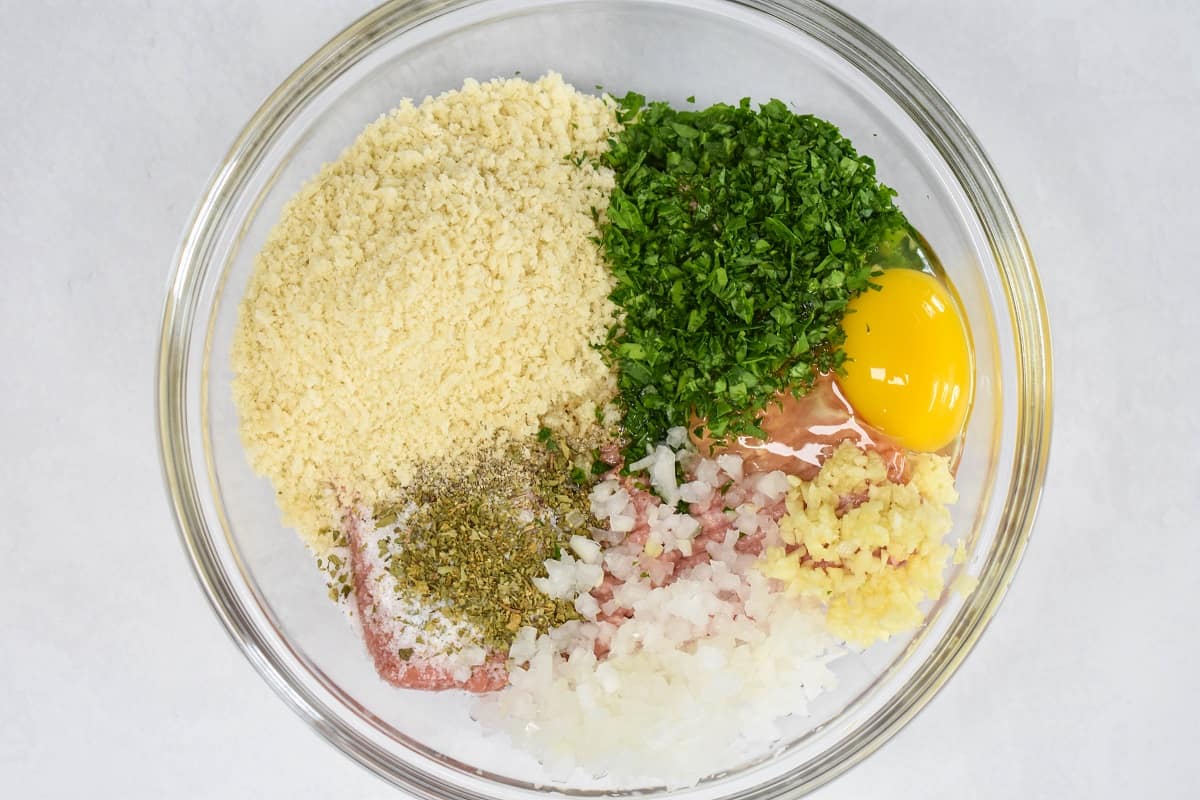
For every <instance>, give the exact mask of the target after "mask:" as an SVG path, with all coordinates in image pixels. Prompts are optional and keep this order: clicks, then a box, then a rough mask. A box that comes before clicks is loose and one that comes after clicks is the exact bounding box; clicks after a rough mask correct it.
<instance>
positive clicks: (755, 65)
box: [158, 0, 1051, 800]
mask: <svg viewBox="0 0 1200 800" xmlns="http://www.w3.org/2000/svg"><path fill="white" fill-rule="evenodd" d="M547 70H556V71H559V72H561V73H563V75H564V76H565V77H566V79H567V80H568V81H569V82H571V83H573V84H574V85H575V86H577V87H579V88H581V89H584V90H590V89H591V88H592V87H593V86H596V85H602V86H603V87H604V88H605V89H606V90H609V91H611V92H612V93H614V94H622V93H624V92H625V91H626V90H627V89H636V90H637V91H640V92H642V93H644V94H646V95H647V96H648V97H650V98H652V99H665V100H669V101H672V102H674V103H681V102H683V101H684V99H685V98H686V97H687V96H689V95H693V94H694V95H695V96H696V101H697V103H700V104H708V103H712V102H716V101H731V102H734V101H737V100H738V99H739V98H741V97H743V96H750V97H752V98H753V99H755V100H760V101H761V100H766V99H769V98H771V97H778V98H781V99H783V100H785V101H786V102H788V103H790V104H792V106H793V107H794V108H796V109H798V110H802V111H804V112H810V113H813V114H816V115H818V116H821V117H825V118H827V119H830V120H832V121H833V122H834V123H836V124H837V125H838V126H840V127H841V129H842V131H843V132H844V133H845V134H846V135H847V136H849V137H850V139H851V140H852V141H854V142H855V143H856V144H857V145H858V147H859V149H860V150H861V151H863V152H864V153H867V154H869V155H871V156H873V157H874V158H875V159H876V162H877V164H878V170H879V176H880V178H881V180H883V181H884V182H885V183H887V184H889V185H891V186H893V187H895V188H896V189H897V190H898V191H899V203H900V205H901V207H902V208H903V209H904V211H905V213H906V214H907V215H908V217H909V219H910V220H912V222H913V223H914V224H915V225H916V227H917V228H918V229H919V230H920V231H921V232H922V233H923V234H924V235H925V237H926V238H927V239H928V241H929V242H930V243H932V246H933V247H934V249H935V250H936V251H937V253H938V255H939V256H940V258H941V261H942V263H943V265H944V266H945V269H946V272H947V274H948V275H949V277H950V278H951V280H952V281H953V283H954V285H955V287H956V289H957V291H958V294H959V295H960V297H961V300H962V304H963V308H964V309H965V313H966V315H967V318H968V320H969V325H970V330H971V335H972V337H973V341H974V346H975V352H976V357H977V365H976V366H977V369H978V373H977V384H976V386H977V389H976V397H975V404H974V410H973V413H972V415H971V418H970V423H969V428H968V430H967V433H966V446H965V450H964V453H963V458H962V462H961V465H960V468H959V473H958V477H959V488H960V492H961V495H962V498H961V500H960V502H959V503H958V505H957V506H956V508H955V510H954V515H955V530H954V534H953V536H954V537H955V538H956V539H962V540H963V541H964V543H965V545H966V549H967V553H968V556H969V557H968V559H967V561H966V563H964V564H962V565H960V566H956V567H953V568H951V573H952V574H950V575H949V576H948V578H949V580H948V584H949V583H950V582H951V581H952V580H953V579H954V578H955V577H956V575H957V574H958V573H959V572H961V571H966V572H968V573H970V574H973V575H976V576H978V579H979V583H978V586H977V588H976V589H975V590H974V591H973V592H972V593H971V594H969V595H968V596H967V597H965V598H964V597H961V596H959V595H958V594H956V593H955V592H953V591H951V590H949V589H948V590H947V591H946V593H945V594H944V595H943V596H942V597H940V598H938V599H937V600H936V601H934V602H932V603H930V604H929V607H928V617H927V620H926V622H925V624H924V625H923V626H922V627H921V628H920V629H919V630H917V631H915V632H914V633H913V634H912V635H910V636H901V637H896V638H894V639H893V640H892V641H891V642H889V643H888V644H886V645H884V646H877V647H875V648H872V649H871V650H869V651H867V653H865V654H864V655H862V656H857V657H853V658H848V659H843V660H842V661H841V662H839V667H838V672H839V677H840V688H839V689H838V690H837V691H836V692H833V693H831V694H828V695H825V696H823V697H822V698H820V700H819V702H818V703H817V704H816V705H815V706H814V708H813V714H812V716H810V717H806V718H803V719H795V720H791V721H789V722H788V724H787V725H786V726H785V734H784V736H783V738H782V739H781V740H780V741H779V743H778V744H777V746H775V747H774V748H773V749H771V750H770V751H769V752H762V753H760V754H758V756H757V757H756V758H753V759H751V760H749V761H747V762H746V763H743V764H740V765H738V766H736V768H733V769H730V770H728V771H726V772H724V773H722V774H719V775H714V776H712V777H710V778H708V779H706V780H705V781H703V782H702V783H700V784H699V785H698V786H696V787H694V788H692V789H688V790H683V791H677V792H674V793H672V796H677V797H681V798H683V797H686V798H696V799H697V800H699V798H717V797H723V798H733V797H737V798H774V797H785V796H786V797H794V796H796V795H798V794H801V793H803V792H805V791H808V790H811V789H813V788H814V787H816V786H819V785H821V784H822V783H824V782H826V781H829V780H830V779H831V778H833V777H835V776H837V775H838V774H840V773H842V772H844V771H845V770H846V769H848V768H849V767H850V766H852V765H854V764H855V763H857V762H859V761H860V760H862V759H863V758H864V757H865V756H867V755H868V754H869V753H871V752H872V751H873V750H875V749H876V748H878V747H879V746H880V745H881V744H882V743H883V742H884V741H886V740H887V739H888V737H890V736H891V735H893V734H894V733H895V732H896V731H897V730H899V728H900V727H901V726H903V725H904V724H905V723H906V722H907V721H908V720H909V719H911V718H912V717H913V715H914V714H916V713H917V711H919V710H920V709H921V708H922V706H924V705H925V704H926V703H927V702H929V700H930V698H931V697H933V695H934V694H935V693H936V692H937V690H938V689H939V687H941V686H942V684H943V683H945V681H946V680H947V679H948V678H949V677H950V675H951V674H952V673H953V672H954V670H955V668H956V667H958V665H959V664H960V663H961V662H962V660H963V658H965V657H966V655H967V653H968V652H969V651H970V650H971V647H972V646H973V645H974V643H975V642H976V640H977V639H978V638H979V636H980V634H981V633H982V632H983V629H984V627H985V626H986V625H987V623H988V620H989V619H990V618H991V616H992V614H993V613H994V612H995V610H996V607H997V606H998V605H999V603H1000V600H1001V597H1002V595H1003V594H1004V591H1005V589H1006V587H1007V586H1008V584H1009V582H1010V581H1011V580H1012V577H1013V573H1014V572H1015V570H1016V568H1017V564H1018V561H1019V559H1020V556H1021V552H1022V550H1023V548H1024V545H1025V542H1026V539H1027V537H1028V535H1029V530H1030V526H1031V524H1032V521H1033V517H1034V512H1035V508H1036V505H1037V502H1038V498H1039V495H1040V491H1041V486H1042V479H1043V475H1044V473H1045V469H1046V458H1047V449H1048V446H1049V434H1050V418H1051V415H1050V352H1049V338H1048V331H1047V322H1046V315H1045V309H1044V307H1043V302H1042V298H1041V293H1040V289H1039V285H1038V280H1037V276H1036V274H1035V271H1034V265H1033V261H1032V259H1031V257H1030V254H1029V251H1028V248H1027V246H1026V243H1025V240H1024V238H1023V236H1022V233H1021V229H1020V227H1019V225H1018V223H1017V219H1016V217H1015V215H1014V213H1013V210H1012V208H1011V207H1010V205H1009V202H1008V200H1007V198H1006V197H1005V194H1004V191H1003V189H1002V188H1001V186H1000V183H999V181H998V180H997V178H996V176H995V174H994V172H993V170H992V168H991V167H990V165H989V164H988V162H987V159H986V158H985V156H984V154H983V152H982V150H981V149H980V147H979V145H978V143H976V141H975V139H974V137H973V136H972V135H971V133H970V131H968V130H967V127H966V126H965V125H964V124H963V122H962V120H961V119H960V118H959V117H958V115H957V114H956V113H955V112H954V110H953V109H952V108H951V107H950V106H949V104H948V103H947V102H946V100H945V99H944V98H943V97H942V96H941V95H940V94H938V92H937V91H936V90H935V89H934V88H933V87H932V86H931V85H930V84H929V82H928V81H927V80H926V79H925V78H924V77H922V76H921V75H920V74H919V73H918V72H917V71H916V70H915V69H914V68H913V66H912V65H911V64H909V63H908V62H907V61H906V60H905V59H904V57H903V56H901V55H900V54H899V53H897V52H896V50H895V49H893V48H892V47H891V46H890V45H888V44H887V43H886V42H884V41H883V40H882V39H880V38H879V37H878V36H876V35H875V34H874V33H872V32H871V31H869V30H867V29H866V28H864V27H863V26H862V25H860V24H859V23H857V22H855V21H854V20H853V19H850V18H849V17H847V16H846V15H844V14H842V13H840V12H838V11H836V10H835V9H832V8H830V7H828V6H826V5H823V4H822V3H819V2H815V1H814V0H791V1H788V2H768V0H740V2H720V1H719V0H700V1H699V2H697V1H696V0H687V2H682V1H681V0H483V1H482V2H467V1H461V0H460V1H459V2H394V3H390V4H388V5H386V6H384V7H382V8H380V9H378V10H376V11H374V12H372V13H370V14H368V15H367V16H365V17H363V18H362V19H361V20H359V21H358V22H356V23H355V24H353V25H352V26H350V27H349V28H348V29H346V30H345V31H343V32H342V33H341V34H339V35H338V36H337V37H335V38H334V39H333V40H332V41H330V42H329V44H327V45H326V46H325V47H323V48H321V50H320V51H319V52H317V53H316V55H314V56H313V57H312V58H310V59H309V60H308V61H307V62H306V63H305V64H304V65H303V66H301V67H300V68H299V69H298V70H297V71H296V72H295V73H294V74H293V75H292V76H291V77H290V78H288V79H287V80H286V81H285V82H284V84H283V85H282V86H281V87H280V88H279V89H278V90H277V91H276V92H275V93H274V94H273V95H271V97H270V98H268V100H267V101H266V103H264V104H263V106H262V108H261V109H260V110H259V112H258V113H257V114H255V116H254V117H253V119H251V120H250V122H249V124H247V126H246V128H245V130H244V131H243V133H242V134H241V136H240V137H239V138H238V140H237V141H236V143H235V144H234V146H233V148H232V149H231V150H230V151H229V155H228V156H227V157H226V158H225V160H224V162H223V163H222V164H221V165H220V166H219V168H218V169H217V172H216V174H215V177H214V178H213V180H212V183H211V185H210V186H209V188H208V191H207V192H206V193H205V195H204V197H203V198H202V200H201V201H200V204H199V206H198V208H197V210H196V213H195V217H194V219H193V220H192V223H191V225H190V227H189V228H188V230H187V233H186V236H185V237H184V240H183V242H182V245H181V247H180V250H179V254H178V260H177V263H176V266H175V275H174V280H173V283H172V284H171V287H170V293H169V295H168V298H167V302H166V310H165V316H164V320H163V331H162V343H161V354H160V362H159V373H158V381H159V385H158V406H159V407H158V410H159V432H160V437H161V447H162V458H163V465H164V470H165V474H166V480H167V484H168V487H169V490H170V493H171V496H172V499H173V502H174V507H175V511H176V514H177V515H178V519H179V525H180V529H181V531H182V534H183V540H184V543H185V544H186V546H187V549H188V552H189V554H190V555H191V558H192V561H193V563H194V565H195V568H196V573H197V575H198V577H199V579H200V582H201V584H202V585H203V587H204V590H205V592H206V593H207V594H208V597H209V600H210V601H211V603H212V607H213V609H214V611H215V612H216V613H217V615H218V616H219V617H220V618H221V621H222V622H223V623H224V624H225V627H226V628H227V629H228V630H229V632H230V634H231V636H232V637H233V639H234V640H235V641H236V642H237V644H238V646H239V647H240V648H241V649H242V650H243V652H245V654H246V656H247V658H249V660H250V661H251V663H252V664H253V665H254V667H255V669H257V670H258V671H259V673H261V674H262V676H263V677H264V678H265V679H266V680H267V682H268V683H270V684H271V686H273V687H274V688H275V690H276V691H277V692H278V693H279V695H280V697H282V698H283V699H284V700H285V701H286V702H287V703H288V704H289V705H290V706H292V708H294V709H295V710H296V712H297V713H298V714H300V716H301V717H302V718H304V719H305V720H306V721H307V722H308V723H309V724H311V725H312V726H313V727H314V728H315V729H316V730H317V731H318V732H320V734H321V735H322V736H324V737H326V738H327V739H328V740H329V741H330V742H332V743H333V744H334V745H335V746H337V747H338V748H339V749H341V750H342V751H343V752H345V753H346V754H347V755H349V756H350V757H351V758H353V759H355V760H356V761H358V762H359V763H361V764H363V765H364V766H366V767H367V768H369V769H371V770H373V771H374V772H376V773H377V774H378V775H380V776H381V777H383V778H384V779H386V780H388V781H390V782H391V783H393V784H394V785H396V786H398V787H400V788H402V789H404V790H406V791H408V792H409V793H411V794H412V795H415V796H419V797H427V798H484V797H490V798H526V797H531V796H543V795H545V794H547V793H549V794H552V795H555V796H585V795H594V794H597V793H599V792H603V791H605V790H606V789H607V788H609V787H608V786H607V784H605V783H604V782H602V781H598V782H597V781H593V782H578V783H575V784H567V785H554V786H548V785H547V781H546V778H545V776H544V774H543V773H542V771H541V769H540V768H539V767H538V765H537V764H536V762H534V761H533V760H532V759H530V758H528V757H526V756H524V755H522V754H520V753H516V752H514V751H513V750H512V749H511V748H510V747H509V746H508V745H507V743H506V742H505V741H504V740H503V739H501V738H499V737H484V736H483V735H482V734H481V733H480V732H479V731H478V730H477V729H476V728H475V727H474V724H473V723H471V722H470V721H469V718H468V709H469V705H470V698H469V697H467V696H466V695H464V694H462V693H458V692H450V693H441V694H428V693H420V692H409V691H402V690H396V689H393V688H391V687H389V686H388V685H386V684H385V683H383V681H381V680H380V679H379V678H378V677H377V676H376V674H375V671H374V669H373V667H372V663H371V659H370V658H369V656H368V655H367V652H366V650H365V648H364V647H363V646H362V644H361V643H360V641H359V639H358V637H357V634H356V633H355V631H354V630H353V629H352V628H351V627H350V626H349V625H348V624H347V623H346V621H345V619H344V618H343V616H342V614H341V612H340V611H339V610H338V609H337V608H336V607H335V606H334V605H333V604H332V603H330V602H329V600H328V599H327V597H326V594H325V591H324V585H323V582H322V578H321V576H320V575H319V573H318V572H317V570H316V569H315V568H314V565H313V562H312V559H311V558H310V556H309V555H308V553H307V552H306V551H305V549H304V547H303V546H302V544H301V543H300V540H299V539H298V537H297V536H296V535H295V534H294V533H293V532H291V531H289V530H286V529H284V528H283V527H282V525H281V523H280V521H279V513H278V510H277V509H276V506H275V503H274V497H273V492H272V490H271V487H270V486H269V484H268V483H267V481H266V480H265V479H263V478H260V477H258V476H256V475H254V474H253V473H252V472H251V470H250V468H249V466H248V465H247V462H246V459H245V457H244V455H243V453H242V449H241V445H240V443H239V439H238V432H237V417H236V413H235V409H234V406H233V401H232V397H231V394H230V378H231V371H230V365H229V352H230V343H231V337H232V332H233V329H234V321H235V319H236V313H237V304H238V301H239V299H240V295H241V293H242V291H243V288H244V286H245V284H246V282H247V278H248V276H249V274H250V271H251V267H252V264H253V258H254V254H255V252H256V251H257V250H258V249H259V247H260V245H261V244H262V242H263V241H264V238H265V236H266V234H267V231H268V230H269V229H270V227H271V226H272V225H273V224H274V222H275V221H276V220H277V219H278V218H279V214H280V210H281V208H282V205H283V203H284V202H285V201H286V200H287V199H288V198H289V197H290V196H291V195H292V194H293V193H294V192H295V191H296V190H297V189H299V188H300V186H301V185H302V184H303V183H304V181H306V180H307V179H308V178H310V177H311V176H313V175H314V174H315V173H316V172H317V171H318V169H319V168H320V166H321V164H322V163H324V162H327V161H329V160H331V159H333V158H335V157H336V156H337V155H338V154H339V152H340V151H341V150H342V149H343V148H344V147H346V146H347V145H349V144H350V142H351V141H353V139H354V138H355V136H356V135H357V134H358V132H359V131H360V130H361V129H362V128H363V127H364V126H365V125H366V124H367V123H369V122H371V121H372V120H373V119H375V118H376V117H378V116H379V115H380V114H381V113H383V112H385V111H387V110H388V109H390V108H392V107H393V106H395V105H396V104H397V103H399V101H400V100H401V99H402V98H404V97H414V98H418V99H419V98H422V97H424V96H426V95H429V94H437V93H439V92H442V91H444V90H447V89H451V88H456V87H458V86H460V85H461V83H462V81H463V79H464V78H467V77H474V78H480V79H484V78H489V77H495V76H510V75H513V74H516V73H520V74H522V75H524V76H527V77H531V78H532V77H534V76H537V75H540V74H542V73H544V72H546V71H547ZM640 788H641V789H642V790H644V791H647V792H650V793H656V792H663V791H665V790H663V789H662V787H653V786H647V787H640Z"/></svg>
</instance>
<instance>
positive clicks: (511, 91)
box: [233, 73, 619, 551]
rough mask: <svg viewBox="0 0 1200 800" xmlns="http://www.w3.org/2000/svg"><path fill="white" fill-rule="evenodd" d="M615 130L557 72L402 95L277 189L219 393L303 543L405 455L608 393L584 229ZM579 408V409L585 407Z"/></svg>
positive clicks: (607, 286)
mask: <svg viewBox="0 0 1200 800" xmlns="http://www.w3.org/2000/svg"><path fill="white" fill-rule="evenodd" d="M618 127H619V126H618V125H617V121H616V115H615V112H614V110H613V106H612V104H611V102H608V101H605V100H602V99H600V98H597V97H593V96H590V95H586V94H582V93H580V92H576V91H575V90H574V89H573V88H571V87H570V86H569V85H567V84H566V83H564V82H563V80H562V78H561V76H559V75H556V74H553V73H552V74H549V75H547V76H546V77H543V78H541V79H540V80H538V81H536V82H534V83H530V82H528V81H524V80H515V79H514V80H495V81H491V82H488V83H478V82H476V81H471V80H468V81H467V82H466V83H465V84H464V85H463V87H462V89H461V90H458V91H454V92H448V93H446V94H444V95H442V96H440V97H437V98H432V99H426V100H425V101H424V102H422V103H421V104H419V105H414V104H413V103H411V102H409V101H405V102H404V103H402V104H401V105H400V107H399V108H397V109H396V110H395V111H393V112H391V113H390V114H387V115H386V116H384V117H382V118H381V119H379V120H378V121H376V122H375V123H373V124H371V125H370V126H368V127H367V128H366V130H365V131H363V133H362V134H361V135H360V136H359V137H358V139H357V140H356V141H355V142H354V143H353V144H352V145H351V146H350V147H349V148H348V149H347V150H346V151H345V152H344V153H343V154H342V155H341V157H340V158H338V159H337V160H336V161H334V162H332V163H330V164H328V165H327V166H326V167H325V168H324V169H322V171H321V173H320V174H319V175H318V176H317V177H316V178H314V179H313V180H312V181H311V182H310V183H308V184H307V185H306V186H304V187H303V188H302V189H301V190H300V192H299V193H298V194H297V195H296V196H295V197H294V198H293V199H292V200H291V201H290V202H289V203H288V204H287V206H286V207H285V208H284V210H283V215H282V218H281V219H280V221H279V223H278V224H277V225H276V226H275V228H274V229H273V230H272V231H271V233H270V235H269V236H268V238H267V241H266V244H265V245H264V246H263V248H262V251H261V252H260V254H259V255H258V259H257V261H256V262H255V267H254V273H253V275H252V276H251V278H250V282H249V285H248V287H247V289H246V294H245V297H244V300H243V302H242V306H241V313H240V317H239V321H238V326H237V331H236V336H235V340H234V345H233V368H234V380H233V394H234V399H235V401H236V403H237V407H238V411H239V414H240V417H241V435H242V440H243V442H244V444H245V446H246V450H247V452H248V454H249V458H250V461H251V464H252V466H253V467H254V468H255V470H256V471H258V472H259V473H261V474H264V475H266V476H268V477H269V478H270V479H271V481H272V483H273V484H274V486H275V489H276V491H277V492H278V500H279V505H280V508H281V509H282V511H283V516H284V520H285V522H286V523H287V524H289V525H292V526H295V527H297V528H298V529H299V530H300V532H301V533H302V534H303V535H304V536H305V538H306V539H308V541H309V542H310V543H311V544H312V545H313V546H314V547H315V548H316V549H317V550H318V551H320V550H323V549H325V548H326V547H327V546H328V544H329V542H327V541H325V539H326V538H328V534H327V533H326V534H325V535H324V536H323V535H322V531H323V529H324V530H325V531H328V529H329V528H330V527H331V526H334V525H335V524H336V514H335V512H336V508H337V506H338V503H339V501H340V502H341V503H342V504H362V505H363V506H365V507H372V506H373V505H374V504H375V503H376V502H378V501H379V500H380V499H381V498H385V497H386V496H387V495H388V494H389V493H391V492H393V491H394V490H395V488H396V487H398V486H402V485H404V484H406V483H407V482H408V481H409V480H410V479H411V478H412V477H413V475H414V471H415V469H416V467H417V465H425V464H430V463H444V464H447V465H454V464H458V463H461V461H462V460H463V459H464V458H465V457H466V456H467V455H468V454H471V453H475V452H477V451H478V450H479V449H480V448H481V447H485V446H490V443H492V442H499V443H501V444H503V442H504V440H505V439H508V440H510V441H511V440H520V439H522V438H525V437H529V436H532V435H533V434H535V433H536V432H537V431H538V429H539V426H540V425H542V424H552V425H554V427H556V428H557V429H558V430H560V431H562V432H564V433H567V434H572V433H578V432H581V431H582V429H583V428H584V427H585V426H587V425H593V424H594V423H595V419H596V417H597V414H598V413H600V412H601V411H602V410H603V406H604V404H605V403H606V401H607V400H608V398H610V397H611V396H612V393H613V391H614V381H613V378H612V375H611V372H610V369H609V367H608V366H607V365H606V364H605V363H604V360H603V358H602V356H601V354H600V353H599V352H598V351H597V350H596V348H595V347H594V346H593V345H595V344H597V343H599V342H601V341H603V340H604V338H605V336H606V335H607V333H608V331H609V328H610V327H611V326H612V325H613V323H614V320H615V307H614V306H613V304H612V303H611V302H610V301H609V299H608V295H609V292H610V291H611V290H612V287H613V283H612V276H611V274H610V272H609V270H608V268H607V267H606V266H605V264H604V261H603V258H602V256H601V253H600V250H599V248H598V246H597V245H596V243H595V241H594V240H595V238H596V237H597V235H598V228H597V225H596V214H597V213H603V212H604V210H605V209H606V208H607V206H608V196H609V193H610V191H611V189H612V185H613V176H612V172H611V170H608V169H606V168H598V167H596V166H594V165H593V164H592V163H591V162H590V161H589V160H587V159H581V158H579V156H581V155H589V156H590V155H596V154H598V153H599V152H601V151H602V149H603V148H604V147H606V146H607V145H606V142H607V138H608V136H609V135H610V133H612V132H613V131H614V130H616V129H617V128H618ZM598 407H599V408H598Z"/></svg>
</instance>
